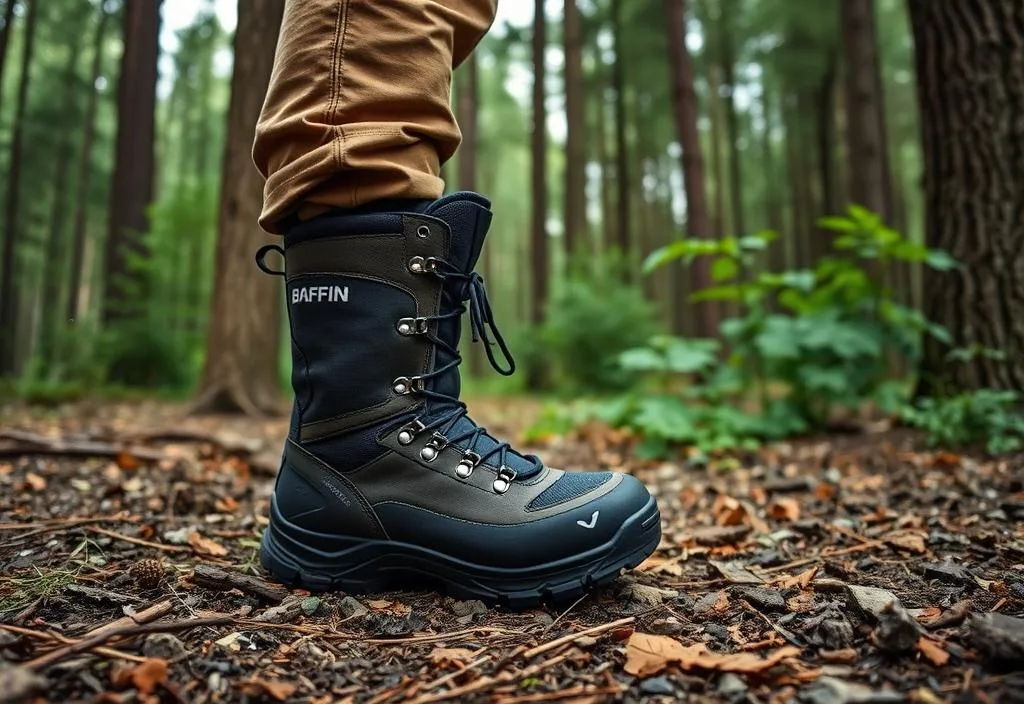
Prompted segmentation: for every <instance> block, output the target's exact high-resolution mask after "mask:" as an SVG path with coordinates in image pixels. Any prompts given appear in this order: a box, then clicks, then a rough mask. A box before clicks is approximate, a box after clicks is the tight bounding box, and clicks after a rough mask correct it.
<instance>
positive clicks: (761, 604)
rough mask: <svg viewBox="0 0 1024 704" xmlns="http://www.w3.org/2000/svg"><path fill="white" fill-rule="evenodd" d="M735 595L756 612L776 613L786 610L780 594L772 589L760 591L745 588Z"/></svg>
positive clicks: (758, 589)
mask: <svg viewBox="0 0 1024 704" xmlns="http://www.w3.org/2000/svg"><path fill="white" fill-rule="evenodd" d="M737 593H738V594H739V595H740V596H741V597H742V598H744V599H746V600H747V601H748V602H750V605H751V606H753V607H754V608H755V609H757V610H758V611H767V612H778V611H785V610H786V600H785V599H784V598H782V594H780V593H779V592H777V591H775V590H773V589H762V588H760V587H747V588H745V589H740V590H738V591H737Z"/></svg>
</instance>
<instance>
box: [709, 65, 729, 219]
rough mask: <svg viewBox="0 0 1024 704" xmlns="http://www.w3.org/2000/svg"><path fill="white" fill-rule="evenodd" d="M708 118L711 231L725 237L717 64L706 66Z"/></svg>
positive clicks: (718, 72) (720, 105) (726, 214)
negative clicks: (711, 187)
mask: <svg viewBox="0 0 1024 704" xmlns="http://www.w3.org/2000/svg"><path fill="white" fill-rule="evenodd" d="M707 79H708V120H709V122H710V123H711V135H710V139H711V182H712V183H713V184H714V210H713V211H712V213H711V227H712V233H713V234H714V236H715V237H717V238H719V239H721V238H722V237H725V236H726V234H727V231H728V229H729V227H728V221H729V216H728V212H727V211H726V207H725V194H726V185H725V179H726V177H725V159H724V156H723V155H722V122H723V120H722V98H721V88H722V83H721V78H720V70H719V67H718V66H715V65H712V66H710V67H709V68H708V76H707Z"/></svg>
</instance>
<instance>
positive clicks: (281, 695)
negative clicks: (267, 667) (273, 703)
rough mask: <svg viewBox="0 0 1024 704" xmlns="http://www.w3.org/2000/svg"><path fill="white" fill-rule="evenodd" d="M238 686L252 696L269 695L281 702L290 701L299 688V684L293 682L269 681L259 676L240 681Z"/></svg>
mask: <svg viewBox="0 0 1024 704" xmlns="http://www.w3.org/2000/svg"><path fill="white" fill-rule="evenodd" d="M238 686H239V688H241V690H242V691H243V692H244V693H245V694H247V695H249V696H250V697H261V696H263V695H269V696H270V697H272V698H274V699H276V700H277V701H279V702H283V701H288V698H289V697H291V696H292V695H293V694H295V690H297V689H298V688H299V686H298V685H297V684H293V683H292V682H268V681H267V680H261V679H259V678H257V677H253V678H252V679H250V680H245V681H244V682H239V683H238Z"/></svg>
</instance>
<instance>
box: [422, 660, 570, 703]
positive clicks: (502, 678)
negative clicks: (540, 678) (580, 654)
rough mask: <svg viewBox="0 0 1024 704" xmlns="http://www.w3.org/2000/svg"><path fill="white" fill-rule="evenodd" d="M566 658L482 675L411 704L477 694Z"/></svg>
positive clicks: (524, 676) (534, 672)
mask: <svg viewBox="0 0 1024 704" xmlns="http://www.w3.org/2000/svg"><path fill="white" fill-rule="evenodd" d="M566 658H568V656H567V655H557V656H555V657H553V658H551V659H550V660H545V661H544V662H542V663H538V664H536V665H531V666H530V667H528V668H526V669H525V670H520V671H518V672H508V671H505V672H502V673H500V674H498V675H497V676H496V677H487V676H485V677H481V678H479V679H476V680H473V681H472V682H470V683H469V684H464V685H462V686H461V687H455V688H454V689H449V690H448V691H446V692H439V693H437V694H426V695H423V696H421V697H416V698H415V699H413V700H412V701H411V702H409V704H432V703H433V702H442V701H444V700H446V699H456V698H459V699H461V698H463V697H465V695H467V694H475V693H477V692H479V691H481V690H485V689H488V688H490V687H492V686H494V685H499V684H507V683H509V682H512V681H515V680H517V679H519V680H522V679H525V678H527V677H533V676H534V675H536V674H537V673H539V672H543V671H544V670H546V669H548V668H550V667H552V666H554V665H557V664H558V663H560V662H562V661H563V660H565V659H566Z"/></svg>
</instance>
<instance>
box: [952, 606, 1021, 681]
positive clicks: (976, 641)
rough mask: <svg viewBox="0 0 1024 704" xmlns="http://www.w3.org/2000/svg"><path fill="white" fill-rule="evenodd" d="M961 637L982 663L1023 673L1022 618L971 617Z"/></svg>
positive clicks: (986, 615)
mask: <svg viewBox="0 0 1024 704" xmlns="http://www.w3.org/2000/svg"><path fill="white" fill-rule="evenodd" d="M965 635H966V637H967V641H968V642H969V643H970V644H971V645H972V646H973V647H974V648H975V649H977V651H978V652H979V653H981V654H982V656H984V658H985V659H986V660H988V661H990V662H993V663H996V664H998V665H1000V666H1001V667H1008V668H1010V669H1012V670H1019V671H1024V619H1022V618H1017V617H1015V616H1004V615H1003V614H971V615H970V616H969V617H968V618H967V628H966V634H965Z"/></svg>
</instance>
